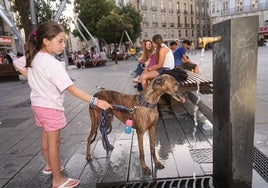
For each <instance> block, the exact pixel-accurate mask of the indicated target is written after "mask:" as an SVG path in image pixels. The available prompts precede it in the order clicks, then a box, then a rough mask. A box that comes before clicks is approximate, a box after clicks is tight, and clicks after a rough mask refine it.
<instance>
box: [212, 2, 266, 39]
mask: <svg viewBox="0 0 268 188" xmlns="http://www.w3.org/2000/svg"><path fill="white" fill-rule="evenodd" d="M209 15H210V18H211V23H212V24H216V23H219V22H222V21H224V20H227V19H231V18H236V17H244V16H253V15H258V16H259V29H258V33H259V39H260V38H263V39H268V0H209Z"/></svg>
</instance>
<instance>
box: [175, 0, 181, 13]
mask: <svg viewBox="0 0 268 188" xmlns="http://www.w3.org/2000/svg"><path fill="white" fill-rule="evenodd" d="M176 10H177V12H180V2H179V0H178V1H177V4H176Z"/></svg>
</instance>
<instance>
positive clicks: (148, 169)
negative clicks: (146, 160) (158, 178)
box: [142, 167, 152, 175]
mask: <svg viewBox="0 0 268 188" xmlns="http://www.w3.org/2000/svg"><path fill="white" fill-rule="evenodd" d="M142 172H143V174H145V175H151V174H152V171H151V169H150V168H148V167H145V168H143V169H142Z"/></svg>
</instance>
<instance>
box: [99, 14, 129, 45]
mask: <svg viewBox="0 0 268 188" xmlns="http://www.w3.org/2000/svg"><path fill="white" fill-rule="evenodd" d="M107 28H109V29H107ZM126 29H129V30H131V29H133V28H132V25H129V24H127V23H126V22H125V21H124V16H122V15H119V14H117V13H116V12H115V11H112V12H111V13H110V15H109V16H106V17H102V19H101V20H100V21H99V22H98V23H97V30H98V31H99V32H100V33H101V37H102V38H103V39H104V40H105V41H106V42H107V43H109V44H111V43H119V41H120V38H121V35H122V33H123V31H124V30H126Z"/></svg>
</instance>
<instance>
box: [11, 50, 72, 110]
mask: <svg viewBox="0 0 268 188" xmlns="http://www.w3.org/2000/svg"><path fill="white" fill-rule="evenodd" d="M25 62H26V61H25V57H21V58H19V59H17V60H15V61H14V63H15V64H16V65H17V66H18V67H20V68H24V67H25V65H26V63H25ZM28 83H29V85H30V87H31V95H30V98H31V104H32V105H33V106H40V107H45V108H53V109H58V110H64V107H63V102H64V91H65V89H66V88H67V87H69V86H71V85H73V82H72V80H71V79H70V77H69V75H68V74H67V72H66V70H65V68H64V66H63V65H62V63H61V62H60V61H58V60H57V59H56V58H55V57H54V56H52V55H50V54H48V53H44V52H38V53H37V54H36V56H35V57H34V59H33V61H32V67H31V68H28Z"/></svg>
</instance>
